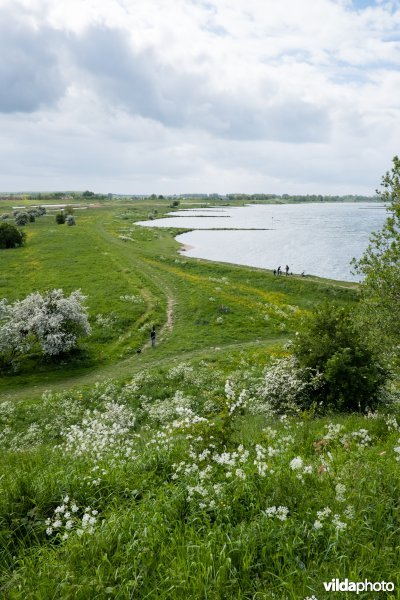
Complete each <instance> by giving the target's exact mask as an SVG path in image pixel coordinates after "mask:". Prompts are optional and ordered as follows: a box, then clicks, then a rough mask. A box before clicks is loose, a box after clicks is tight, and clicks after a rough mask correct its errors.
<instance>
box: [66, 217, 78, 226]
mask: <svg viewBox="0 0 400 600" xmlns="http://www.w3.org/2000/svg"><path fill="white" fill-rule="evenodd" d="M65 222H66V224H67V225H69V226H72V225H76V223H75V217H73V216H72V215H68V216H67V217H66V218H65Z"/></svg>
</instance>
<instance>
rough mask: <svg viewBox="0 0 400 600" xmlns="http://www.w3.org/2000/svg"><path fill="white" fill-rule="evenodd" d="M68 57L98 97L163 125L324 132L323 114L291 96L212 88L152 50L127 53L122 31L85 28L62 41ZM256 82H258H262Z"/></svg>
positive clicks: (241, 135)
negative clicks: (71, 38) (65, 41)
mask: <svg viewBox="0 0 400 600" xmlns="http://www.w3.org/2000/svg"><path fill="white" fill-rule="evenodd" d="M70 49H71V52H72V55H73V57H74V61H75V63H76V65H77V67H79V68H80V69H81V70H83V71H84V75H83V77H82V85H84V82H86V85H87V82H88V79H87V77H88V76H89V78H90V85H91V86H93V87H94V88H95V89H96V90H97V93H98V94H99V95H101V96H102V97H104V98H108V100H109V101H110V102H112V103H114V104H116V105H117V106H120V107H122V108H123V109H124V110H126V111H127V112H129V113H130V114H132V115H134V116H141V117H144V118H148V119H152V120H154V121H157V122H159V123H161V124H163V125H164V126H166V127H173V128H179V129H184V128H189V129H200V130H204V131H207V132H209V133H210V134H212V135H215V136H217V137H223V138H227V139H242V140H245V139H275V140H280V141H293V142H296V143H298V142H307V141H321V140H322V139H326V138H327V136H328V134H329V118H328V115H327V114H326V111H325V110H324V109H322V108H320V107H318V106H314V105H313V104H312V103H311V102H307V101H304V100H302V99H301V98H298V97H296V96H295V95H291V96H282V95H281V96H279V95H277V94H271V89H269V92H268V94H266V95H265V96H264V97H263V98H262V99H261V100H260V98H259V96H258V94H257V93H256V90H254V91H251V90H250V91H246V92H245V91H243V90H240V88H239V89H237V90H234V91H230V92H228V90H224V89H223V88H222V89H221V88H220V89H216V88H215V86H213V84H212V81H210V80H208V79H207V77H206V75H205V74H199V73H190V72H187V71H185V70H182V69H180V68H179V66H178V65H171V64H168V63H165V62H164V61H163V60H162V59H161V57H160V56H159V55H157V53H156V52H155V51H154V50H153V49H146V50H141V51H135V49H134V47H133V45H132V44H131V43H130V40H129V37H128V36H127V35H126V32H125V31H123V30H117V29H109V28H106V27H92V28H90V29H88V30H86V31H85V32H83V34H81V35H79V36H76V37H75V38H74V39H73V41H71V43H70ZM266 84H267V82H266V81H265V82H264V81H262V82H261V87H267V85H266Z"/></svg>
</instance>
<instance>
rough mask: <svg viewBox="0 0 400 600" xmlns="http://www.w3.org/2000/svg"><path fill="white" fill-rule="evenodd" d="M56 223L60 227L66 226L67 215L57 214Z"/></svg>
mask: <svg viewBox="0 0 400 600" xmlns="http://www.w3.org/2000/svg"><path fill="white" fill-rule="evenodd" d="M56 223H57V224H58V225H64V223H65V215H64V213H63V212H60V213H57V214H56Z"/></svg>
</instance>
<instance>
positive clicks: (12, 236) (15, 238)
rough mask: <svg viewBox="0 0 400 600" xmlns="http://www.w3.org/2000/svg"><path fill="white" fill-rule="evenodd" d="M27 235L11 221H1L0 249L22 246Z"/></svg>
mask: <svg viewBox="0 0 400 600" xmlns="http://www.w3.org/2000/svg"><path fill="white" fill-rule="evenodd" d="M25 237H26V236H25V233H24V232H23V231H20V230H19V229H17V228H16V227H14V225H11V223H0V249H2V250H3V249H5V248H16V247H17V246H22V244H23V243H24V241H25Z"/></svg>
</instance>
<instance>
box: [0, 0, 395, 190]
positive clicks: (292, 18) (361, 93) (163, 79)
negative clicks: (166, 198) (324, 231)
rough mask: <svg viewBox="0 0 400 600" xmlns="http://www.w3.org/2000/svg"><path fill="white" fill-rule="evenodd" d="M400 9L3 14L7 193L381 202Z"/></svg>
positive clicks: (261, 2) (9, 9) (282, 0)
mask: <svg viewBox="0 0 400 600" xmlns="http://www.w3.org/2000/svg"><path fill="white" fill-rule="evenodd" d="M399 67H400V0H391V1H387V0H168V1H167V0H12V1H9V0H0V191H3V192H7V191H9V192H11V191H46V190H47V191H50V190H53V191H55V190H85V189H89V190H93V191H95V192H101V193H124V194H152V193H156V194H184V193H220V194H225V193H235V192H237V193H238V192H243V193H249V194H251V193H261V192H263V193H277V194H283V193H289V194H334V195H336V194H338V195H342V194H366V195H373V194H374V193H375V190H376V189H377V188H378V187H379V185H380V181H381V177H382V175H383V174H384V173H385V172H386V171H387V170H389V169H390V168H391V161H392V158H393V156H394V155H397V154H399V153H400V68H399Z"/></svg>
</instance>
